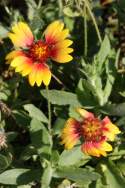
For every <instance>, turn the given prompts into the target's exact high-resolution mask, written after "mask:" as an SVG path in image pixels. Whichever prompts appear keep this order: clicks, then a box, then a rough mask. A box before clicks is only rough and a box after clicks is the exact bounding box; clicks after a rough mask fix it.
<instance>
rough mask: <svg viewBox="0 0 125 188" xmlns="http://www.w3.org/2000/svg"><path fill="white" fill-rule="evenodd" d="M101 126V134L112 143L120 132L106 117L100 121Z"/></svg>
mask: <svg viewBox="0 0 125 188" xmlns="http://www.w3.org/2000/svg"><path fill="white" fill-rule="evenodd" d="M102 125H103V132H104V133H103V134H104V135H105V136H106V137H107V139H109V140H111V141H114V139H115V136H116V135H117V134H119V133H120V132H121V131H120V130H119V128H118V127H117V126H116V125H114V124H113V123H112V122H111V121H110V119H109V118H108V117H107V116H106V117H105V118H104V119H103V120H102Z"/></svg>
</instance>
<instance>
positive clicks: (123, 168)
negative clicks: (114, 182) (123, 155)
mask: <svg viewBox="0 0 125 188" xmlns="http://www.w3.org/2000/svg"><path fill="white" fill-rule="evenodd" d="M117 167H118V168H119V170H120V172H121V174H122V175H123V176H125V160H124V159H120V160H119V161H118V162H117Z"/></svg>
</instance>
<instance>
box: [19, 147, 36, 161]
mask: <svg viewBox="0 0 125 188" xmlns="http://www.w3.org/2000/svg"><path fill="white" fill-rule="evenodd" d="M35 154H36V148H35V147H33V146H31V145H28V146H26V147H25V149H24V150H23V151H22V152H21V155H20V160H24V161H26V160H29V159H30V158H31V157H32V156H33V155H35Z"/></svg>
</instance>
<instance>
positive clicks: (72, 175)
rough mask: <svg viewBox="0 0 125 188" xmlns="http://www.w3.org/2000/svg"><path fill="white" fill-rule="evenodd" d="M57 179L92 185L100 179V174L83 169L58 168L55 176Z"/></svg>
mask: <svg viewBox="0 0 125 188" xmlns="http://www.w3.org/2000/svg"><path fill="white" fill-rule="evenodd" d="M53 176H54V177H57V178H67V179H70V180H72V181H75V182H78V183H80V184H81V183H82V184H83V183H84V184H86V183H90V182H91V181H95V180H97V179H98V178H100V175H99V174H98V173H95V172H92V171H90V170H88V169H83V168H73V167H70V168H66V167H64V168H58V169H57V170H56V171H55V173H54V174H53Z"/></svg>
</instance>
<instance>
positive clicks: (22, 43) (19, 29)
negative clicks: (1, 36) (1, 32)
mask: <svg viewBox="0 0 125 188" xmlns="http://www.w3.org/2000/svg"><path fill="white" fill-rule="evenodd" d="M8 36H9V38H10V39H11V40H12V42H13V44H14V46H15V47H24V48H26V47H28V46H30V45H31V44H32V43H33V40H34V37H33V34H32V32H31V30H30V28H29V27H28V25H27V24H26V23H24V22H18V23H17V24H15V25H14V26H13V27H12V32H10V33H9V34H8Z"/></svg>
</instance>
